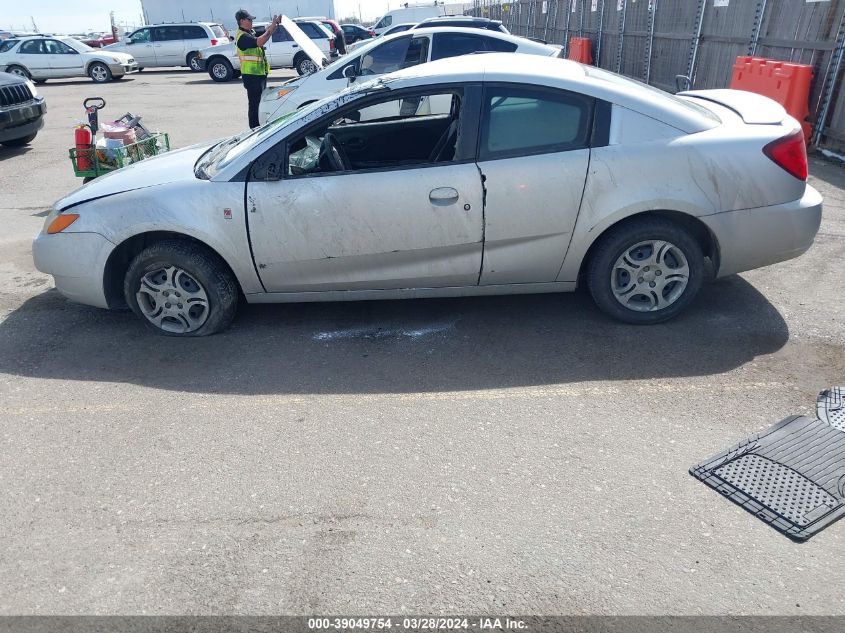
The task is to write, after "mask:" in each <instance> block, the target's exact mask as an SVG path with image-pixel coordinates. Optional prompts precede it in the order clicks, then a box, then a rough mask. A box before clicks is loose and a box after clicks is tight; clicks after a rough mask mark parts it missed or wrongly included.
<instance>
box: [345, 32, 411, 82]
mask: <svg viewBox="0 0 845 633" xmlns="http://www.w3.org/2000/svg"><path fill="white" fill-rule="evenodd" d="M410 44H411V38H410V37H400V38H398V39H395V40H391V41H390V42H387V43H386V44H382V45H381V46H377V47H376V48H374V49H372V50H371V51H369V52H368V53H367V54H365V55H364V56H363V57H362V58H361V68H360V70H359V73H358V74H360V75H362V76H366V75H383V74H384V73H391V72H393V71H396V70H399V69H400V68H402V67H403V65H404V63H405V58H406V57H407V55H408V48H409V46H410Z"/></svg>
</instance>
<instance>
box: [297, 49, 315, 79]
mask: <svg viewBox="0 0 845 633" xmlns="http://www.w3.org/2000/svg"><path fill="white" fill-rule="evenodd" d="M293 65H294V67H295V68H296V72H298V73H299V74H300V75H310V74H312V73H315V72H317V71H318V70H320V69H319V68H318V67H317V64H315V63H314V61H313V60H312V59H311V58H310V57H308V56H307V55H305V54H303V53H300V54H299V55H297V56H296V59H295V60H294V62H293Z"/></svg>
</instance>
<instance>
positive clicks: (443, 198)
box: [428, 187, 459, 206]
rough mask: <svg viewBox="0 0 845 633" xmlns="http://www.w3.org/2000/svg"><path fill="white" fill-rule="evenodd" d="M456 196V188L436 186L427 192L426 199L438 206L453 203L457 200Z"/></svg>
mask: <svg viewBox="0 0 845 633" xmlns="http://www.w3.org/2000/svg"><path fill="white" fill-rule="evenodd" d="M458 197H459V196H458V190H457V189H453V188H452V187H438V188H437V189H432V190H431V192H429V194H428V199H429V200H431V203H432V204H436V205H439V206H447V205H450V204H455V203H456V202H457V201H458Z"/></svg>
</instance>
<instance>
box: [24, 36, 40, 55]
mask: <svg viewBox="0 0 845 633" xmlns="http://www.w3.org/2000/svg"><path fill="white" fill-rule="evenodd" d="M43 45H44V40H27V41H26V42H24V43H23V44H21V49H20V50H19V51H18V52H19V53H21V54H22V55H41V54H42V53H43V52H44V46H43Z"/></svg>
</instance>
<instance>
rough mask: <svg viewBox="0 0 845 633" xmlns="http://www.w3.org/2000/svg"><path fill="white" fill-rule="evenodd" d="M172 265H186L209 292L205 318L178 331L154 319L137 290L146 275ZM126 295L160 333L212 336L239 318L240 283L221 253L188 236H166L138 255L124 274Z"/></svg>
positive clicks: (185, 267) (190, 272)
mask: <svg viewBox="0 0 845 633" xmlns="http://www.w3.org/2000/svg"><path fill="white" fill-rule="evenodd" d="M171 266H175V267H177V268H180V269H182V271H184V272H185V273H187V274H188V275H189V276H190V277H192V278H193V279H194V280H195V281H196V282H197V283H198V284H199V286H200V288H201V290H203V291H204V292H205V295H206V296H207V299H208V308H207V314H206V315H205V317H204V318H205V320H204V322H203V323H202V325H201V326H199V327H197V328H196V329H194V330H191V331H185V332H175V331H168V330H166V329H162V327H159V326H158V325H156V324H154V323H153V322H152V321H150V320H149V319H148V318H147V317H146V316H145V314H144V312H143V311H142V309H141V306H139V305H138V298H137V296H136V292H137V291H138V290H140V288H141V280H142V279H143V278H144V276H145V275H147V274H148V273H155V271H157V270H162V269H165V268H168V267H171ZM123 296H124V298H125V299H126V303H127V304H128V305H129V307H130V308H131V309H132V311H133V312H134V313H135V314H136V315H137V316H138V317H139V318H140V319H141V321H142V322H143V323H144V325H145V326H146V327H148V328H149V329H150V330H152V331H153V332H156V333H157V334H162V335H165V336H208V335H210V334H216V333H217V332H222V331H223V330H225V329H226V328H227V327H229V325H230V324H231V322H232V319H234V318H235V313H236V312H237V308H238V283H237V281H236V280H235V277H234V275H232V273H231V272H230V271H229V268H228V267H227V266H226V264H225V263H224V262H223V261H222V260H221V259H220V257H218V256H217V255H216V254H215V253H213V252H212V251H210V250H208V249H207V248H205V247H204V246H201V245H199V244H195V243H192V242H189V241H187V240H165V241H162V242H158V243H156V244H153V245H152V246H148V247H147V248H145V249H144V250H143V251H141V252H140V253H139V254H138V255H136V256H135V258H134V259H133V260H132V262H131V263H130V264H129V268H128V270H127V271H126V276H125V277H124V283H123ZM174 301H175V300H174ZM174 321H175V320H174Z"/></svg>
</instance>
